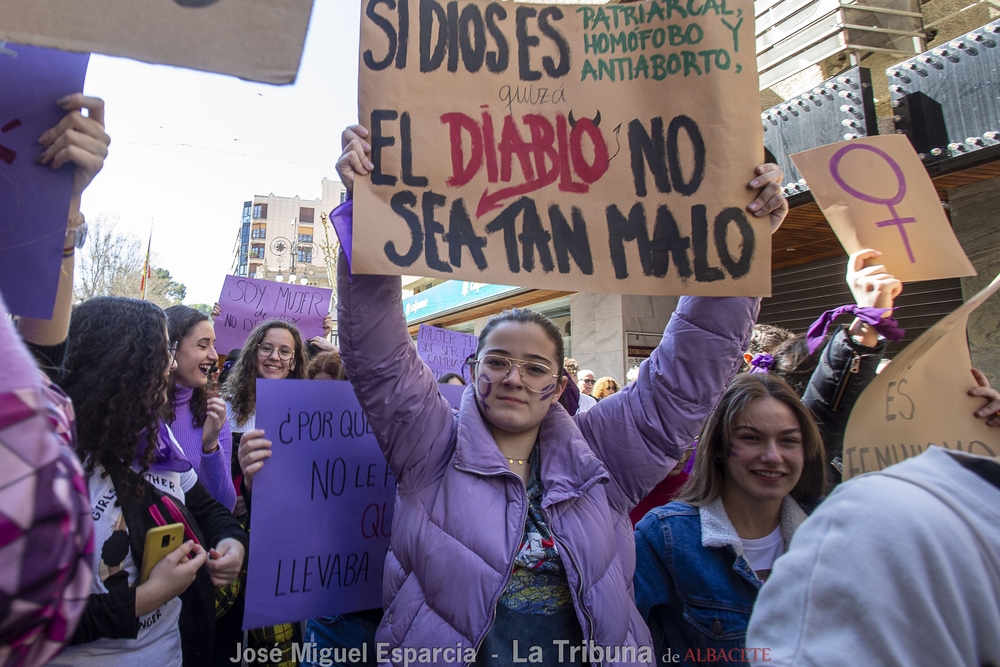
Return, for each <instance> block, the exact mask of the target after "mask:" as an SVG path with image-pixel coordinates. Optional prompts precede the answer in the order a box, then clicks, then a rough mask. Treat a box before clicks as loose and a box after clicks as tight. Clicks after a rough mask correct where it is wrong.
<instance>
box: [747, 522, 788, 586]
mask: <svg viewBox="0 0 1000 667" xmlns="http://www.w3.org/2000/svg"><path fill="white" fill-rule="evenodd" d="M740 541H741V542H743V557H744V558H745V559H746V561H747V562H748V563H750V567H751V568H753V571H754V572H756V573H757V576H759V577H761V579H764V578H766V577H767V573H769V572H770V571H771V566H772V565H773V564H774V561H775V560H777V558H778V556H780V555H781V554H783V553H784V552H785V542H784V539H783V538H782V537H781V526H778V527H777V528H775V529H774V531H773V532H771V534H770V535H766V536H764V537H761V538H759V539H756V540H744V539H743V538H740ZM761 575H763V576H761Z"/></svg>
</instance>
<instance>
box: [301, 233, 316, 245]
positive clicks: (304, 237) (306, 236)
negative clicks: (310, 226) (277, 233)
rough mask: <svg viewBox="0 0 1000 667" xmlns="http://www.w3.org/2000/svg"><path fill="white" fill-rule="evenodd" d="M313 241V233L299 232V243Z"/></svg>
mask: <svg viewBox="0 0 1000 667" xmlns="http://www.w3.org/2000/svg"><path fill="white" fill-rule="evenodd" d="M312 242H313V235H312V234H299V243H312Z"/></svg>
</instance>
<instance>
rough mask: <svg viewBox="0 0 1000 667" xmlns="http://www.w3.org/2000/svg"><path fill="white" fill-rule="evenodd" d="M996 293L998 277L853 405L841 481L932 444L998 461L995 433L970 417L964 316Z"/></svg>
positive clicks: (999, 436) (998, 431)
mask: <svg viewBox="0 0 1000 667" xmlns="http://www.w3.org/2000/svg"><path fill="white" fill-rule="evenodd" d="M997 290H1000V276H997V278H996V279H994V280H993V282H992V283H991V284H990V285H989V286H988V287H986V288H985V289H983V290H982V291H981V292H979V293H978V294H976V295H975V296H974V297H972V298H971V299H969V300H968V301H967V302H966V303H965V304H964V305H962V306H960V307H959V308H957V309H956V310H955V311H954V312H952V313H951V314H950V315H948V316H947V317H945V318H944V319H942V320H941V321H940V322H938V323H937V324H935V325H934V326H933V327H931V328H930V329H928V330H927V331H925V332H924V333H923V334H922V335H921V336H920V337H919V338H917V339H916V340H915V341H913V342H912V343H910V344H909V345H908V346H907V347H906V349H905V350H903V351H902V352H901V353H899V355H897V356H896V358H895V359H893V361H892V363H891V364H889V365H888V366H886V368H885V370H883V371H882V373H881V374H879V375H878V376H877V377H876V378H875V379H874V380H872V383H871V384H870V385H868V387H867V388H866V389H865V390H864V392H863V393H862V394H861V396H860V397H859V398H858V402H857V404H856V405H855V407H854V410H853V411H852V412H851V419H850V422H848V424H847V433H846V435H845V436H844V479H845V480H848V479H850V478H851V477H854V476H855V475H859V474H861V473H865V472H872V471H873V470H882V469H883V468H887V467H888V466H890V465H892V464H894V463H899V462H900V461H903V460H905V459H907V458H909V457H911V456H916V455H917V454H920V453H921V452H922V451H924V450H925V449H927V448H928V447H930V446H931V445H937V446H939V447H945V448H947V449H954V450H958V451H963V452H969V453H971V454H979V455H982V456H998V455H1000V428H995V427H990V426H987V425H986V420H984V419H977V418H975V417H973V415H972V413H973V412H974V411H975V410H977V409H978V408H981V407H983V399H981V398H975V397H972V396H969V395H968V393H967V392H968V391H969V390H970V389H973V388H974V387H975V386H976V382H975V380H974V379H973V377H972V374H971V373H970V372H969V369H970V368H971V367H972V360H971V358H970V357H969V344H968V340H967V339H966V326H967V324H968V321H969V315H971V314H972V311H974V310H975V309H976V308H978V307H979V306H980V305H982V304H983V302H985V301H986V300H987V299H988V298H990V297H991V296H992V295H993V294H994V293H995V292H996V291H997Z"/></svg>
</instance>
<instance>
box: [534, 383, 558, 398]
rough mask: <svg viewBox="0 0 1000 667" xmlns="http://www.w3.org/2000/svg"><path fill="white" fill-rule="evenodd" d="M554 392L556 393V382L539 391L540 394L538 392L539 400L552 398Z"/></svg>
mask: <svg viewBox="0 0 1000 667" xmlns="http://www.w3.org/2000/svg"><path fill="white" fill-rule="evenodd" d="M554 393H556V385H555V384H550V385H549V386H548V387H546V388H545V389H542V391H540V392H539V394H538V400H540V401H547V400H549V399H550V398H552V394H554Z"/></svg>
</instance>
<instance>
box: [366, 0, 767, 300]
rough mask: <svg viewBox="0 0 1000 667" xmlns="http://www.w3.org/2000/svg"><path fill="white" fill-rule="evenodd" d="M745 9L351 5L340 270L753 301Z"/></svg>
mask: <svg viewBox="0 0 1000 667" xmlns="http://www.w3.org/2000/svg"><path fill="white" fill-rule="evenodd" d="M753 15H754V14H753V4H752V2H750V1H749V0H691V1H690V2H686V3H682V2H674V1H673V0H651V1H650V2H635V3H629V4H621V5H617V4H616V5H603V6H595V5H551V4H550V5H532V4H522V3H506V2H487V1H486V0H452V1H447V0H397V1H388V0H363V2H362V19H361V21H362V23H361V49H360V75H359V106H360V116H359V117H360V119H361V122H362V124H364V125H366V126H367V127H368V128H369V129H370V130H371V134H370V136H369V137H368V141H369V143H370V144H371V146H372V152H371V162H372V163H373V164H374V170H373V171H372V173H371V175H370V177H366V178H360V179H358V182H357V184H356V187H355V200H356V204H355V209H354V210H355V217H356V220H357V222H358V224H357V225H356V226H355V229H354V238H353V248H352V255H353V256H352V269H353V270H354V271H355V272H358V273H389V274H416V275H426V276H437V277H441V278H458V279H462V280H470V281H475V282H490V283H500V284H507V285H518V286H524V287H536V288H549V289H559V290H571V291H581V290H583V291H591V292H613V293H630V294H667V293H672V294H679V293H686V294H713V295H766V294H769V293H770V252H771V242H770V237H769V225H768V223H767V221H766V220H762V219H760V218H756V217H755V216H749V215H748V214H747V213H746V212H745V207H746V206H747V204H749V203H750V201H751V200H752V199H753V196H754V193H753V192H751V191H750V190H748V189H747V187H746V184H747V183H748V182H749V181H750V180H751V179H752V178H753V169H754V167H755V166H756V165H757V164H759V163H760V162H761V161H762V157H763V149H762V129H761V125H760V119H759V118H758V117H757V113H756V110H757V109H758V108H759V103H760V96H759V93H758V90H757V73H756V63H755V58H754V48H753V44H754V33H753Z"/></svg>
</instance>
